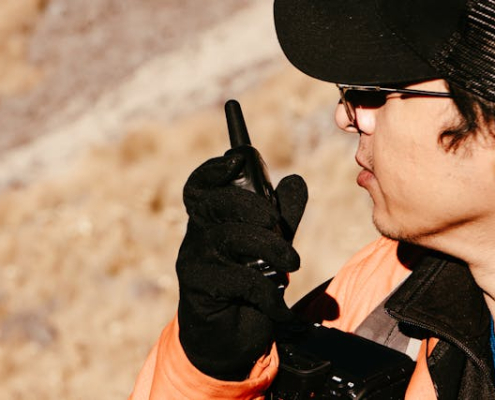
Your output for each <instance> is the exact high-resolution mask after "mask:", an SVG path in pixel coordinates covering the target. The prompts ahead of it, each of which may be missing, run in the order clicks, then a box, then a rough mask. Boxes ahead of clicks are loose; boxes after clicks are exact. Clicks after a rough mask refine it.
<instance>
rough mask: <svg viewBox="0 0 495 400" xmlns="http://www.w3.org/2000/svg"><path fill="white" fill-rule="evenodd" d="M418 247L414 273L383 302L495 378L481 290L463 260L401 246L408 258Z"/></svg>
mask: <svg viewBox="0 0 495 400" xmlns="http://www.w3.org/2000/svg"><path fill="white" fill-rule="evenodd" d="M417 250H420V251H421V252H422V255H421V256H420V257H419V258H417V259H416V260H414V261H413V262H412V264H411V269H412V270H413V272H412V274H411V275H410V276H409V278H408V279H407V280H406V281H405V282H404V283H403V284H402V285H401V287H400V288H399V289H398V290H397V291H396V292H395V293H394V294H393V295H392V296H391V298H390V299H389V300H388V301H387V303H386V304H385V307H386V308H387V310H388V312H389V313H390V315H392V316H393V317H394V318H396V319H398V320H399V321H402V322H403V323H406V324H407V325H409V326H412V327H415V328H419V329H420V331H422V332H424V333H426V334H427V335H432V336H434V337H437V338H439V339H442V340H444V341H446V342H449V343H451V344H453V345H454V346H456V347H458V348H460V349H461V350H462V351H463V352H464V353H465V354H466V355H467V356H468V357H470V358H471V359H472V361H473V362H474V363H475V364H476V365H478V366H479V367H480V369H481V370H482V371H483V372H484V374H486V375H487V376H490V379H491V375H492V374H493V361H492V354H491V349H490V346H489V338H490V313H489V310H488V307H487V305H486V303H485V300H484V297H483V292H482V291H481V289H480V288H479V287H478V285H477V284H476V282H475V281H474V278H473V276H472V275H471V273H470V271H469V268H468V267H467V265H466V264H465V263H464V262H462V261H460V260H457V259H454V258H452V257H449V256H447V255H445V254H442V253H438V252H434V251H430V250H426V251H425V249H421V248H419V249H418V248H417V247H416V248H411V246H410V245H406V244H401V246H399V252H400V253H402V256H403V254H406V257H405V258H408V257H407V255H408V254H414V253H415V254H418V252H417ZM399 257H400V258H401V254H399ZM409 259H410V258H409Z"/></svg>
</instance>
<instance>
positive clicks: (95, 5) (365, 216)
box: [0, 0, 376, 400]
mask: <svg viewBox="0 0 495 400" xmlns="http://www.w3.org/2000/svg"><path fill="white" fill-rule="evenodd" d="M271 3H272V2H271V1H267V0H221V1H220V0H217V1H208V2H198V1H195V0H97V1H87V0H70V1H69V0H2V1H1V2H0V127H1V131H0V223H1V228H2V229H0V387H1V388H2V390H1V392H0V399H5V400H20V399H22V400H27V399H37V400H45V399H67V400H72V399H81V400H82V399H88V400H89V399H91V400H93V399H101V400H117V399H126V398H127V396H128V395H129V393H130V391H131V390H132V387H133V383H134V380H135V377H136V375H137V373H138V371H139V369H140V367H141V365H142V363H143V361H144V359H145V357H146V355H147V353H148V351H149V350H150V348H151V346H152V345H153V343H154V341H155V340H156V339H157V338H158V336H159V334H160V332H161V330H162V328H163V327H164V325H165V324H166V323H167V322H168V320H170V318H171V317H172V316H173V315H174V313H175V310H176V304H177V298H178V288H177V282H176V277H175V270H174V269H175V258H176V254H177V251H178V248H179V245H180V242H181V240H182V237H183V234H184V231H185V223H186V215H185V211H184V207H183V205H182V199H181V198H182V186H183V184H184V182H185V180H186V178H187V176H188V175H189V174H190V172H191V171H192V170H193V169H194V168H195V167H196V166H198V165H199V164H200V163H202V162H203V161H204V160H206V159H207V158H211V157H214V156H218V155H221V154H223V152H224V151H225V150H226V149H227V148H228V138H227V131H226V126H225V122H224V114H223V104H224V102H225V101H226V100H228V99H229V98H235V99H237V100H238V101H239V102H240V103H241V104H242V106H243V110H244V114H245V118H246V121H247V124H248V127H249V130H250V134H251V138H252V141H253V144H254V145H255V146H256V147H257V148H258V149H259V151H260V152H261V153H262V154H263V157H264V159H265V161H266V163H267V164H268V167H269V169H270V172H271V177H272V181H273V182H274V183H275V184H276V183H277V182H278V181H279V180H280V179H281V177H283V176H285V175H287V174H289V173H298V174H300V175H302V176H303V177H304V178H305V179H306V181H307V183H308V186H309V191H310V201H309V204H308V208H307V212H306V214H305V218H304V219H303V222H302V224H301V227H300V230H299V232H298V235H297V237H296V240H295V247H296V248H297V250H298V251H299V253H300V254H301V258H302V268H301V270H300V271H298V272H297V273H295V274H293V276H292V278H291V279H292V282H291V286H290V287H289V289H288V291H287V302H288V303H289V304H292V303H293V302H294V301H296V300H297V299H298V298H299V297H300V296H302V295H303V294H304V293H305V292H307V291H308V290H310V289H311V288H313V287H314V286H316V285H317V284H319V283H321V282H322V281H324V280H326V279H328V278H329V277H330V276H332V275H333V274H334V273H335V272H336V271H337V270H338V268H339V267H340V266H341V265H342V263H343V262H345V260H346V259H347V258H348V257H349V256H350V255H351V254H352V253H353V252H354V251H356V250H358V249H359V248H360V247H362V246H363V245H364V244H366V243H367V242H369V241H371V240H372V239H373V238H375V237H376V233H375V231H374V229H373V227H372V224H371V221H370V216H369V214H370V212H369V210H370V204H369V199H368V196H367V194H366V193H365V192H364V191H363V190H362V189H360V188H358V187H357V186H356V184H355V177H356V175H357V171H358V168H357V166H356V165H355V162H354V151H355V146H356V138H354V137H352V135H345V134H343V133H339V132H338V131H337V129H336V128H335V126H334V123H333V111H334V107H335V104H336V103H337V93H336V91H335V89H334V87H333V86H332V85H330V84H327V83H323V82H317V81H315V80H313V79H311V78H309V77H307V76H304V75H303V74H302V73H300V72H298V71H297V70H295V69H294V68H293V67H292V66H291V65H289V63H288V62H287V60H286V59H285V58H284V56H283V54H282V53H281V50H280V49H279V47H278V44H277V40H276V37H275V31H274V27H273V22H272V11H271V7H272V4H271Z"/></svg>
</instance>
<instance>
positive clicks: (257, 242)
mask: <svg viewBox="0 0 495 400" xmlns="http://www.w3.org/2000/svg"><path fill="white" fill-rule="evenodd" d="M207 240H209V241H210V243H216V244H217V250H218V251H219V252H220V253H221V254H222V255H223V256H225V257H227V258H229V259H231V260H232V261H234V262H236V263H238V264H245V263H246V260H249V261H254V260H258V259H262V260H264V261H265V262H267V263H268V264H269V265H270V266H271V267H272V268H273V269H275V270H276V271H279V272H294V271H297V270H298V269H299V266H300V258H299V254H298V253H297V251H296V250H295V249H294V248H293V247H292V245H291V244H290V243H289V242H287V241H286V240H285V239H284V238H283V237H281V236H280V234H278V233H276V232H273V231H271V230H269V229H265V228H263V227H259V226H254V225H251V224H242V223H227V224H223V225H221V226H217V227H215V228H213V229H211V230H209V231H208V232H207Z"/></svg>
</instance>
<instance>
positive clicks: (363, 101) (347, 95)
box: [337, 83, 452, 128]
mask: <svg viewBox="0 0 495 400" xmlns="http://www.w3.org/2000/svg"><path fill="white" fill-rule="evenodd" d="M337 88H338V89H339V92H340V99H341V101H342V104H343V105H344V109H345V111H346V113H347V117H348V118H349V121H350V122H351V123H352V125H353V126H355V127H356V128H357V127H358V125H357V119H356V109H358V108H379V107H381V106H383V105H384V104H385V103H386V101H387V96H389V95H390V94H392V93H400V94H402V96H401V98H402V99H404V98H408V97H447V98H451V97H452V94H451V93H449V92H430V91H426V90H413V89H400V88H384V87H380V86H359V85H347V84H340V83H339V84H337Z"/></svg>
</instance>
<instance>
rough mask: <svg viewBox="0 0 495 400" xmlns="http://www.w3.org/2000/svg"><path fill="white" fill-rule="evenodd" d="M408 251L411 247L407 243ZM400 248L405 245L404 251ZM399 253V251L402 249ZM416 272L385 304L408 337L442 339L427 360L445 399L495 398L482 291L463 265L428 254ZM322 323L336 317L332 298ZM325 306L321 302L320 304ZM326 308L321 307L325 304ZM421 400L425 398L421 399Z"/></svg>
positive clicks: (303, 304)
mask: <svg viewBox="0 0 495 400" xmlns="http://www.w3.org/2000/svg"><path fill="white" fill-rule="evenodd" d="M402 248H406V249H407V250H406V252H409V250H410V247H409V248H408V246H407V245H403V246H402ZM399 249H401V247H399ZM399 255H400V250H399ZM411 269H412V270H413V272H412V274H411V275H410V276H409V277H408V279H407V280H406V281H405V282H404V283H403V284H402V285H401V286H400V287H399V288H398V289H397V291H396V292H395V293H394V294H393V295H392V296H391V297H390V299H389V300H388V301H387V302H386V303H385V308H386V310H387V312H388V313H389V314H390V315H391V316H392V317H393V318H395V319H397V320H398V321H400V326H401V330H402V331H403V333H405V334H406V335H409V336H411V337H415V338H418V339H423V338H427V337H436V338H438V339H439V342H438V344H437V345H436V346H435V348H434V350H433V352H432V354H431V356H430V357H429V358H428V367H429V370H430V374H431V377H432V380H433V383H434V385H435V388H436V390H437V393H438V398H439V399H440V400H454V399H462V400H495V370H494V366H493V356H492V352H491V347H490V313H489V310H488V307H487V305H486V302H485V300H484V297H483V293H482V291H481V289H480V288H479V287H478V286H477V285H476V282H475V281H474V279H473V276H472V275H471V273H470V271H469V269H468V267H467V265H466V264H464V263H463V262H461V261H459V260H456V259H453V258H450V257H448V256H445V255H443V254H440V253H436V252H432V251H426V252H425V253H424V254H422V256H421V257H419V258H418V259H417V260H416V261H415V262H414V263H413V264H412V265H411ZM327 285H328V283H325V284H323V285H321V286H320V287H318V288H317V289H315V290H314V291H313V292H311V293H310V294H308V295H307V296H306V297H305V298H303V299H302V300H301V301H300V302H298V303H297V304H296V305H295V306H294V307H293V308H294V310H295V311H296V313H298V314H299V315H301V314H303V313H304V310H305V309H310V308H311V307H310V305H311V303H312V302H313V301H314V300H316V299H317V298H318V297H320V299H321V296H319V295H320V294H321V293H323V292H324V290H325V288H326V286H327ZM327 301H328V307H324V308H326V310H321V309H320V310H321V312H322V313H323V314H322V315H315V314H314V312H313V314H312V315H311V316H309V317H308V315H306V317H308V318H305V319H307V320H308V319H309V320H311V321H312V322H320V321H321V320H323V319H332V318H331V315H332V313H334V311H332V310H333V308H334V307H332V303H331V299H329V300H327ZM319 303H320V302H319ZM320 304H321V303H320ZM418 400H420V399H418Z"/></svg>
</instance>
